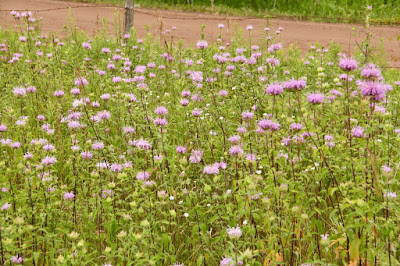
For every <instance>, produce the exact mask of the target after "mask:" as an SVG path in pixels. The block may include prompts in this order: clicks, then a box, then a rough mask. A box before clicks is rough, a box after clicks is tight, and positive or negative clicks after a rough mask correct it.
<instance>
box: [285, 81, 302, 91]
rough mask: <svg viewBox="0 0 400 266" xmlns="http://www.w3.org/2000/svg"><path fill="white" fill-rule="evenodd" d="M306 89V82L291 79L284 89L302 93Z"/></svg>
mask: <svg viewBox="0 0 400 266" xmlns="http://www.w3.org/2000/svg"><path fill="white" fill-rule="evenodd" d="M305 87H306V82H305V81H304V80H302V79H299V80H296V79H291V80H289V81H286V82H285V83H283V88H284V89H285V90H287V91H291V92H293V91H300V90H302V89H304V88H305Z"/></svg>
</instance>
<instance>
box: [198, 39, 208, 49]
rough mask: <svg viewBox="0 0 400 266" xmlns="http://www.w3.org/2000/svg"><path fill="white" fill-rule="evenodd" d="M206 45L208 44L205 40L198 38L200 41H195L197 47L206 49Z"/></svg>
mask: <svg viewBox="0 0 400 266" xmlns="http://www.w3.org/2000/svg"><path fill="white" fill-rule="evenodd" d="M207 46H208V43H207V41H206V40H200V41H198V42H197V47H198V48H199V49H206V48H207Z"/></svg>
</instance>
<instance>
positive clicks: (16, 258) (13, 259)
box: [11, 254, 24, 264]
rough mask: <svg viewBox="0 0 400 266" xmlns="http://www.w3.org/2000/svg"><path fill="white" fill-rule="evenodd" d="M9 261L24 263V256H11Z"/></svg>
mask: <svg viewBox="0 0 400 266" xmlns="http://www.w3.org/2000/svg"><path fill="white" fill-rule="evenodd" d="M11 261H12V263H14V264H24V257H22V256H19V255H18V254H17V255H15V256H12V257H11Z"/></svg>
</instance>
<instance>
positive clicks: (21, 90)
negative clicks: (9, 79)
mask: <svg viewBox="0 0 400 266" xmlns="http://www.w3.org/2000/svg"><path fill="white" fill-rule="evenodd" d="M13 93H14V95H15V96H17V97H23V96H25V95H26V89H25V88H23V87H18V88H14V91H13Z"/></svg>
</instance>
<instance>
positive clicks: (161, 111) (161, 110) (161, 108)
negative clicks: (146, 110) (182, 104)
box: [154, 93, 183, 115]
mask: <svg viewBox="0 0 400 266" xmlns="http://www.w3.org/2000/svg"><path fill="white" fill-rule="evenodd" d="M182 95H183V93H182ZM154 113H156V114H158V115H166V114H168V109H167V108H165V107H164V106H159V107H157V108H156V110H155V111H154Z"/></svg>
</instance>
